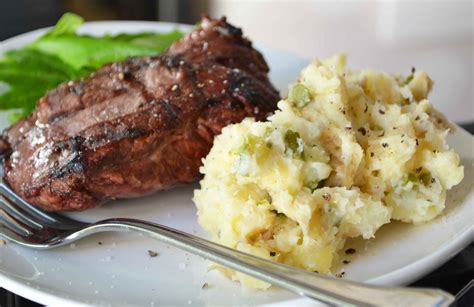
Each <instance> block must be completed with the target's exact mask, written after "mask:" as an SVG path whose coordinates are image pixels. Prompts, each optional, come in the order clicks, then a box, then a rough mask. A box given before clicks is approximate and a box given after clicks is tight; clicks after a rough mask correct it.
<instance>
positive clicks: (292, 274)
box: [0, 163, 453, 306]
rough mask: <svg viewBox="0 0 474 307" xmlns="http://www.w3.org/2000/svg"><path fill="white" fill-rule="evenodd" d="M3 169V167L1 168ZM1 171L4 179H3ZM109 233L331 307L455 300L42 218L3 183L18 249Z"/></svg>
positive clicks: (133, 226)
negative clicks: (176, 251) (163, 246)
mask: <svg viewBox="0 0 474 307" xmlns="http://www.w3.org/2000/svg"><path fill="white" fill-rule="evenodd" d="M0 164H1V163H0ZM1 168H2V167H1V166H0V178H1V177H2V174H1ZM106 231H136V232H140V233H144V234H146V235H149V236H150V237H152V238H155V239H158V240H159V241H162V242H164V243H167V244H169V245H172V246H175V247H178V248H180V249H182V250H185V251H187V252H190V253H193V254H195V255H198V256H201V257H204V258H206V259H208V260H210V261H213V262H216V263H219V264H221V265H224V266H226V267H229V268H231V269H234V270H236V271H240V272H242V273H245V274H248V275H250V276H253V277H255V278H258V279H260V280H263V281H266V282H268V283H270V284H273V285H276V286H279V287H281V288H285V289H287V290H290V291H292V292H295V293H297V294H300V295H304V296H307V297H310V298H313V299H316V300H318V301H321V302H324V303H326V304H330V305H348V304H351V305H358V306H361V305H363V306H374V305H375V306H380V305H395V306H448V305H449V303H451V302H452V301H453V297H452V296H451V295H450V294H448V293H446V292H444V291H442V290H438V289H421V288H401V287H393V288H392V287H382V286H375V285H369V284H363V283H359V282H353V281H348V280H341V279H335V278H332V277H328V276H324V275H320V274H316V273H312V272H308V271H303V270H299V269H296V268H294V267H290V266H288V265H284V264H280V263H277V262H273V261H269V260H266V259H262V258H258V257H255V256H252V255H249V254H246V253H242V252H240V251H237V250H233V249H230V248H227V247H225V246H222V245H219V244H216V243H213V242H211V241H208V240H205V239H202V238H199V237H196V236H193V235H191V234H188V233H185V232H182V231H179V230H176V229H173V228H170V227H166V226H163V225H159V224H155V223H150V222H147V221H142V220H136V219H129V218H114V219H107V220H102V221H99V222H96V223H83V222H78V221H75V220H72V219H70V218H67V217H64V216H61V215H58V214H54V213H49V212H44V211H42V210H40V209H38V208H36V207H34V206H32V205H30V204H29V203H27V202H26V201H24V200H23V199H21V198H20V197H19V196H18V195H17V194H16V193H15V192H13V191H12V190H11V189H10V188H9V187H8V185H7V184H6V183H5V182H4V181H3V179H1V180H0V236H1V237H4V238H6V239H7V240H9V241H11V242H14V243H17V244H18V245H21V246H25V247H29V248H34V249H50V248H54V247H58V246H61V245H65V244H68V243H71V242H74V241H76V240H79V239H81V238H84V237H87V236H89V235H92V234H95V233H99V232H106Z"/></svg>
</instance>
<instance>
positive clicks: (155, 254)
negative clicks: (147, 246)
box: [148, 250, 158, 258]
mask: <svg viewBox="0 0 474 307" xmlns="http://www.w3.org/2000/svg"><path fill="white" fill-rule="evenodd" d="M148 255H149V256H150V257H151V258H154V257H156V256H158V253H157V252H155V251H152V250H148Z"/></svg>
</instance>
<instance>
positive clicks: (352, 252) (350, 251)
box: [346, 247, 356, 255]
mask: <svg viewBox="0 0 474 307" xmlns="http://www.w3.org/2000/svg"><path fill="white" fill-rule="evenodd" d="M355 252H356V250H355V249H354V248H352V247H351V248H348V249H346V255H352V254H354V253H355Z"/></svg>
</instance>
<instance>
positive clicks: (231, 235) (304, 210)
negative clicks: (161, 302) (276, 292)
mask: <svg viewBox="0 0 474 307" xmlns="http://www.w3.org/2000/svg"><path fill="white" fill-rule="evenodd" d="M431 87H432V81H431V80H430V78H429V77H428V75H427V74H426V73H424V72H420V71H415V70H413V71H412V74H411V75H410V76H408V77H407V78H401V77H395V76H391V75H388V74H386V73H383V72H377V71H372V70H364V71H361V72H352V71H349V70H347V69H346V68H345V57H344V56H342V55H337V56H334V57H332V58H330V59H328V60H326V61H322V62H320V61H315V62H313V63H311V64H310V65H309V66H308V67H306V68H305V69H304V70H303V71H302V73H301V76H300V78H299V79H298V81H297V82H296V83H295V84H294V85H293V86H292V87H291V88H290V91H289V94H288V98H287V99H284V100H281V101H280V102H279V103H278V108H279V111H277V112H276V113H275V115H273V116H271V117H270V118H269V121H268V122H255V121H254V120H253V119H246V120H244V121H243V122H242V123H240V124H236V125H230V126H228V127H226V128H224V129H223V131H222V134H221V135H219V136H218V137H217V138H216V139H215V141H214V146H213V148H212V150H211V152H210V153H209V155H208V156H207V157H206V158H205V160H204V166H203V167H202V168H201V172H202V173H203V174H204V175H205V176H204V179H203V180H202V181H201V188H200V189H199V190H196V191H195V195H194V201H195V203H196V206H197V209H198V220H199V223H200V224H201V225H202V227H203V228H204V229H206V230H207V231H208V232H209V233H210V234H211V235H212V240H214V241H216V242H218V243H220V244H223V245H226V246H229V247H232V248H235V249H237V250H240V251H244V252H248V253H251V254H254V255H258V256H260V257H264V258H267V259H273V260H275V261H279V262H283V263H287V264H290V265H294V266H297V267H300V268H303V269H306V270H311V271H318V272H321V273H329V272H330V269H331V265H332V264H333V263H334V261H335V258H337V252H338V251H339V250H340V249H342V248H343V247H344V242H345V240H346V239H347V238H350V237H358V236H362V237H363V238H365V239H368V238H371V237H373V236H374V234H375V232H376V231H377V229H379V228H380V227H381V226H382V225H383V224H386V223H388V222H390V220H391V219H395V220H401V221H403V222H408V223H419V222H425V221H429V220H431V219H433V218H435V217H436V216H437V215H439V214H440V213H441V212H442V210H443V208H444V203H445V199H446V191H447V190H449V189H450V188H451V187H452V186H454V185H456V184H458V183H459V182H460V181H461V180H462V178H463V176H464V172H463V167H462V166H460V165H459V156H458V155H457V154H456V153H455V152H454V151H452V150H450V149H449V147H448V145H447V143H446V135H447V133H448V131H449V127H450V126H449V123H448V122H447V121H446V120H445V119H444V118H443V116H442V115H440V114H439V113H437V112H436V110H434V109H433V107H432V106H431V104H430V103H429V102H428V100H427V95H428V93H429V91H430V90H431ZM223 270H224V271H225V272H226V273H227V274H228V275H229V276H231V277H232V278H233V279H235V280H240V281H241V282H243V283H244V284H247V285H249V286H252V287H258V288H266V287H268V286H269V285H268V284H266V283H264V282H261V281H257V280H255V279H253V278H250V277H247V276H245V275H243V274H240V273H238V272H234V271H231V270H228V269H223Z"/></svg>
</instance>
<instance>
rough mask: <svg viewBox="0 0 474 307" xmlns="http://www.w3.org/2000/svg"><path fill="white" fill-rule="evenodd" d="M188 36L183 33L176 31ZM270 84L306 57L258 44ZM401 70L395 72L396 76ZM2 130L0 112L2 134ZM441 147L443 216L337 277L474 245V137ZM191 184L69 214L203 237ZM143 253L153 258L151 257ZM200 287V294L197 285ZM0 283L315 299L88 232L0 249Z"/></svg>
mask: <svg viewBox="0 0 474 307" xmlns="http://www.w3.org/2000/svg"><path fill="white" fill-rule="evenodd" d="M175 27H176V25H172V24H165V23H156V22H93V23H88V24H86V25H84V26H83V27H82V28H81V31H82V32H84V33H89V34H93V35H101V34H104V33H105V32H109V33H119V32H137V31H147V30H151V31H168V30H170V29H173V28H175ZM180 28H181V29H189V27H188V26H180ZM43 31H44V30H38V31H33V32H30V33H27V34H23V35H20V36H17V37H15V38H12V39H9V40H7V41H4V42H2V43H1V46H0V52H1V51H5V50H8V49H13V48H18V47H21V46H22V45H24V44H26V43H28V42H31V41H32V40H34V39H35V38H36V37H37V36H38V35H40V34H41V33H43ZM260 50H261V51H263V53H264V55H265V57H266V59H267V61H268V63H269V65H270V67H271V78H272V81H273V82H274V84H275V85H276V86H277V87H278V88H279V89H281V90H282V91H285V90H286V88H287V84H289V83H290V82H292V81H293V80H294V79H295V78H296V77H297V75H298V72H299V71H300V70H301V68H302V67H304V66H305V65H306V64H307V62H308V60H306V59H302V58H299V57H297V56H294V55H292V54H288V53H285V52H281V51H277V50H273V49H268V48H264V47H261V48H260ZM401 70H402V69H401ZM6 125H7V123H6V119H5V114H3V115H1V114H0V129H3V128H4V127H5V126H6ZM449 143H450V144H451V146H452V147H454V148H455V149H456V150H457V152H458V153H459V154H460V155H461V158H462V164H463V165H464V167H465V179H464V180H463V182H462V183H461V184H460V185H459V186H457V187H455V188H454V189H453V190H452V191H450V192H449V195H448V200H447V208H446V210H445V213H444V214H443V215H442V216H441V217H439V218H437V219H436V220H434V221H433V222H431V223H428V224H425V225H420V226H414V225H405V224H402V223H393V224H390V225H387V226H384V227H383V228H382V229H381V230H380V231H379V232H378V233H377V237H376V238H375V239H373V240H369V241H364V242H362V241H357V240H355V241H353V242H349V243H348V246H349V245H350V246H351V247H355V248H356V250H357V252H356V253H355V255H354V256H353V257H352V258H351V260H352V261H351V263H350V264H349V265H346V267H345V268H344V269H345V271H346V275H345V278H348V279H353V280H359V281H366V282H369V283H375V284H384V285H403V284H407V283H410V282H411V281H413V280H416V279H418V278H420V277H421V276H422V275H424V274H426V273H428V272H430V271H431V270H433V269H435V268H436V267H438V266H439V265H441V264H442V263H444V262H446V261H447V260H448V259H449V258H451V257H452V256H454V255H455V254H456V253H457V252H459V251H460V250H461V249H463V248H464V247H465V246H467V245H468V244H469V243H470V242H472V239H473V233H474V231H473V227H472V221H473V220H474V219H473V210H474V208H473V203H474V196H473V193H472V190H473V189H472V183H473V161H474V152H473V148H474V142H473V137H472V136H471V135H470V134H468V133H467V132H465V131H464V130H462V129H460V128H459V129H458V130H457V131H456V132H455V133H454V134H453V135H451V136H450V137H449ZM196 187H197V185H193V186H188V187H184V188H178V189H174V190H172V191H168V192H159V193H157V194H156V195H154V196H150V197H146V198H140V199H136V200H126V201H116V202H113V203H109V204H107V205H105V206H102V207H100V208H96V209H92V210H88V211H87V212H83V213H74V214H70V215H71V216H73V217H74V218H77V219H80V220H84V221H96V220H99V219H103V218H108V217H134V218H140V219H146V220H149V221H153V222H158V223H162V224H165V225H168V226H172V227H175V228H177V229H180V230H184V231H187V232H189V233H193V234H196V235H199V236H206V235H205V233H204V232H203V231H202V230H201V228H200V227H199V225H198V224H197V222H196V216H195V213H196V211H195V208H194V205H193V203H192V201H191V196H192V191H193V189H195V188H196ZM148 250H153V251H156V252H158V253H159V256H158V257H154V258H151V257H149V255H148ZM206 282H207V283H208V284H209V287H208V288H207V289H202V285H203V284H204V283H206ZM0 286H1V287H4V288H6V289H8V290H10V291H13V292H15V293H18V294H19V295H22V296H24V297H26V298H29V299H31V300H33V301H37V302H40V303H42V304H48V305H63V306H64V304H74V303H75V304H83V303H89V304H100V305H104V304H111V305H124V304H131V305H141V306H145V305H155V304H156V305H183V304H184V305H185V304H192V305H223V304H225V305H228V304H233V305H248V304H271V303H273V304H283V305H289V306H295V304H298V305H301V304H303V305H311V304H314V302H313V301H311V300H309V299H306V298H300V297H298V296H296V295H294V294H291V293H288V292H286V291H283V290H280V289H275V288H271V289H270V290H269V291H266V292H260V291H254V290H249V289H243V288H241V286H240V285H239V284H238V283H234V282H231V281H229V280H227V279H226V278H224V277H223V276H221V275H220V274H219V273H218V272H216V271H208V266H207V262H206V261H205V260H203V259H201V258H199V257H195V256H193V255H189V254H187V253H184V252H182V251H180V250H177V249H175V248H173V247H169V246H166V245H164V244H161V243H160V242H157V241H154V240H151V239H149V238H146V237H142V236H139V235H136V234H133V233H129V234H128V233H126V234H124V233H108V234H102V235H96V236H93V237H90V238H87V239H84V240H81V241H79V242H77V243H76V244H75V245H71V246H65V247H62V248H58V249H54V250H49V251H34V250H29V249H26V248H21V247H18V246H15V245H14V244H7V245H6V246H0Z"/></svg>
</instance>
